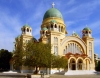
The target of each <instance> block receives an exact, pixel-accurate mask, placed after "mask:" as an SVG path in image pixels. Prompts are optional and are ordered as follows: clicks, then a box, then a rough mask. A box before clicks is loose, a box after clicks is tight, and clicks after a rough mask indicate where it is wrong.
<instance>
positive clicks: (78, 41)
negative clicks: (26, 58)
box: [16, 4, 95, 73]
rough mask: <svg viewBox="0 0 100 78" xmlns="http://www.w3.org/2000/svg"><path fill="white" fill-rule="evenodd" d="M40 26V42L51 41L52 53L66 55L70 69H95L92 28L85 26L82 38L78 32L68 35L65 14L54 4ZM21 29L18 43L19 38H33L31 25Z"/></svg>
mask: <svg viewBox="0 0 100 78" xmlns="http://www.w3.org/2000/svg"><path fill="white" fill-rule="evenodd" d="M40 27H41V30H40V38H39V42H43V43H51V45H52V50H51V53H53V54H55V55H61V56H66V58H68V70H94V68H95V67H94V66H95V65H94V38H93V37H92V30H91V29H90V28H88V27H86V28H83V30H82V38H81V37H80V36H79V35H78V34H77V33H76V32H73V33H72V35H71V36H67V34H68V32H67V30H66V28H67V26H66V25H65V23H64V20H63V16H62V14H61V12H60V11H59V10H58V9H56V8H55V7H54V4H52V8H50V9H49V10H47V11H46V12H45V14H44V16H43V21H42V24H41V26H40ZM21 30H22V34H21V35H20V36H19V37H17V38H16V44H17V41H18V39H19V38H20V39H21V40H22V41H23V43H24V42H28V41H29V40H30V39H32V38H33V36H32V28H31V27H30V26H29V25H27V24H26V25H24V26H23V27H22V28H21ZM51 72H52V73H55V72H56V70H54V69H51Z"/></svg>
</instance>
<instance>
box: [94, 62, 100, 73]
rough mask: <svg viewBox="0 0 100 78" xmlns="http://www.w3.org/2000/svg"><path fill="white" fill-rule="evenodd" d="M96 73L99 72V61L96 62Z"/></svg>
mask: <svg viewBox="0 0 100 78" xmlns="http://www.w3.org/2000/svg"><path fill="white" fill-rule="evenodd" d="M95 69H96V71H100V61H98V63H97V66H96V68H95Z"/></svg>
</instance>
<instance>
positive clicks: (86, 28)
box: [83, 27, 91, 31]
mask: <svg viewBox="0 0 100 78" xmlns="http://www.w3.org/2000/svg"><path fill="white" fill-rule="evenodd" d="M83 30H87V31H91V29H90V28H88V27H85V28H84V29H83Z"/></svg>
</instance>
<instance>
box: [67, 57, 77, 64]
mask: <svg viewBox="0 0 100 78" xmlns="http://www.w3.org/2000/svg"><path fill="white" fill-rule="evenodd" d="M71 59H74V60H76V58H75V57H70V58H69V59H68V63H70V60H71Z"/></svg>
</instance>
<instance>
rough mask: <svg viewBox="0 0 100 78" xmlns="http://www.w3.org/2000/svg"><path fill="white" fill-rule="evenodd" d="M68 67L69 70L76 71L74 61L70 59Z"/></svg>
mask: <svg viewBox="0 0 100 78" xmlns="http://www.w3.org/2000/svg"><path fill="white" fill-rule="evenodd" d="M70 67H71V70H76V60H75V59H73V58H72V59H70Z"/></svg>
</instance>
